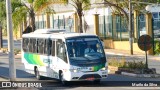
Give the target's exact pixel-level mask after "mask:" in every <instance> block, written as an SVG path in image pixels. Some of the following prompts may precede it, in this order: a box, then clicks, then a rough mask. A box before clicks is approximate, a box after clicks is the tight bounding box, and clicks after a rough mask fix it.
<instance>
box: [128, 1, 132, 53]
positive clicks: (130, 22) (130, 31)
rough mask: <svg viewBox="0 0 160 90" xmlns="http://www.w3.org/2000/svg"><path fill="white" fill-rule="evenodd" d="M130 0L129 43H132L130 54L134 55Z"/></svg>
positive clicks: (130, 5)
mask: <svg viewBox="0 0 160 90" xmlns="http://www.w3.org/2000/svg"><path fill="white" fill-rule="evenodd" d="M128 1H129V25H128V29H129V43H130V54H131V55H133V32H132V4H131V0H128Z"/></svg>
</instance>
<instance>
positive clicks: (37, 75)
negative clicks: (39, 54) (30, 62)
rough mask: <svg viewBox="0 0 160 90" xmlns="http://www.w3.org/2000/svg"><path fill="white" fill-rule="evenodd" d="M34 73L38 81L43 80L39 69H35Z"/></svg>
mask: <svg viewBox="0 0 160 90" xmlns="http://www.w3.org/2000/svg"><path fill="white" fill-rule="evenodd" d="M34 73H35V76H36V79H38V80H41V79H42V77H41V76H40V74H39V71H38V68H37V67H35V70H34Z"/></svg>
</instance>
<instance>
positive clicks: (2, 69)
mask: <svg viewBox="0 0 160 90" xmlns="http://www.w3.org/2000/svg"><path fill="white" fill-rule="evenodd" d="M15 65H16V74H17V79H18V80H19V81H39V80H36V78H35V76H34V75H32V74H29V73H26V72H25V70H24V66H23V64H22V63H21V58H15ZM8 67H9V64H8V56H7V54H3V55H2V54H1V56H0V76H6V77H9V68H8ZM148 81H149V82H148ZM155 81H160V78H136V77H130V76H123V75H117V74H109V76H108V78H107V79H104V80H102V82H101V83H100V84H94V83H93V82H90V81H87V82H86V81H85V82H71V83H68V84H67V85H62V84H61V83H60V82H59V81H58V80H55V79H52V80H50V79H49V78H45V80H40V83H42V86H43V87H40V88H28V89H29V90H31V89H39V90H45V89H48V90H61V89H66V90H88V89H92V90H98V89H100V90H106V89H109V90H116V89H119V90H128V89H134V90H135V89H138V90H144V89H149V88H152V89H157V88H159V87H142V86H141V87H133V86H132V84H133V83H136V84H139V83H141V84H145V83H148V84H149V83H152V82H153V83H154V84H157V85H160V82H155ZM128 86H129V87H128ZM18 89H22V88H18ZM159 89H160V88H159Z"/></svg>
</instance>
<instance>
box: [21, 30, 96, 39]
mask: <svg viewBox="0 0 160 90" xmlns="http://www.w3.org/2000/svg"><path fill="white" fill-rule="evenodd" d="M41 30H44V29H40V30H36V31H35V32H31V33H28V34H23V35H22V37H23V38H24V37H34V38H35V37H37V38H61V39H62V38H69V37H76V36H96V35H94V34H87V33H75V32H66V31H65V30H59V31H58V29H56V30H55V32H54V30H53V29H45V30H46V31H45V30H44V31H41ZM38 31H39V32H38Z"/></svg>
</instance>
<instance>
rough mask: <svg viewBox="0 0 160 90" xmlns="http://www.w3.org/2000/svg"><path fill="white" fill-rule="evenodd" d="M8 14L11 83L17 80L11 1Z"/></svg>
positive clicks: (7, 10) (7, 6) (8, 5)
mask: <svg viewBox="0 0 160 90" xmlns="http://www.w3.org/2000/svg"><path fill="white" fill-rule="evenodd" d="M6 14H7V36H8V58H9V76H10V81H15V80H16V69H15V63H14V47H13V45H14V42H13V30H12V11H11V1H10V0H6Z"/></svg>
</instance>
